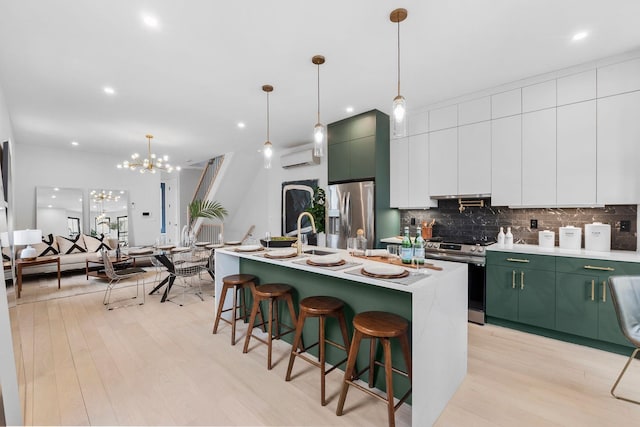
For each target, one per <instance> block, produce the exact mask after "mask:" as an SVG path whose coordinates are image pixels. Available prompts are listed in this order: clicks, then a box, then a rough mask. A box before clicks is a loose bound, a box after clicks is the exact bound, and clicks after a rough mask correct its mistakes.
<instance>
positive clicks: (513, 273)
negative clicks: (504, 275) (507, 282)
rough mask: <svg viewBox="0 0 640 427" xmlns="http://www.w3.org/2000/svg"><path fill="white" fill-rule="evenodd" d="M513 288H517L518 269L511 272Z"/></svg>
mask: <svg viewBox="0 0 640 427" xmlns="http://www.w3.org/2000/svg"><path fill="white" fill-rule="evenodd" d="M511 288H512V289H515V288H516V271H515V270H513V271H512V272H511Z"/></svg>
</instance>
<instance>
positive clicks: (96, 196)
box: [89, 188, 129, 246]
mask: <svg viewBox="0 0 640 427" xmlns="http://www.w3.org/2000/svg"><path fill="white" fill-rule="evenodd" d="M128 204H129V197H128V195H127V192H126V191H124V190H107V189H102V188H100V189H98V188H95V189H89V224H90V227H91V231H90V233H91V235H94V236H99V235H100V234H104V235H105V236H109V237H111V238H117V239H118V241H119V242H120V244H122V245H125V246H126V245H127V244H128V243H129V236H128V231H127V230H128V227H129V217H128V216H127V205H128Z"/></svg>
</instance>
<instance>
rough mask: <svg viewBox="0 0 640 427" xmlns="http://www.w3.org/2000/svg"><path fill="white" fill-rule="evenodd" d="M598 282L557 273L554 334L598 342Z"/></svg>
mask: <svg viewBox="0 0 640 427" xmlns="http://www.w3.org/2000/svg"><path fill="white" fill-rule="evenodd" d="M597 280H598V278H597V277H596V276H587V275H583V274H569V273H557V275H556V304H557V309H556V329H557V330H559V331H562V332H567V333H569V334H574V335H579V336H582V337H589V338H594V339H597V338H598V333H597V332H598V304H597V286H596V283H597Z"/></svg>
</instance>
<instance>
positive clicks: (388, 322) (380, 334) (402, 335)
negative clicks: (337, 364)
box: [336, 311, 411, 427]
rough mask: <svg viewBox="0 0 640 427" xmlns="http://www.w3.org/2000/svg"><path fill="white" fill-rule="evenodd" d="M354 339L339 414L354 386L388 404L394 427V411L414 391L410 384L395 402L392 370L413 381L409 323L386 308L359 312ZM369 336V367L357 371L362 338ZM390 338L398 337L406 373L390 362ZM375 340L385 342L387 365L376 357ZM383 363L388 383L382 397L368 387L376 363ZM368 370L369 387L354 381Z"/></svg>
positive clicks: (356, 318) (391, 424)
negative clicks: (385, 309)
mask: <svg viewBox="0 0 640 427" xmlns="http://www.w3.org/2000/svg"><path fill="white" fill-rule="evenodd" d="M353 327H354V329H355V330H354V332H353V341H352V342H351V349H350V350H349V360H348V361H347V369H346V370H345V373H344V382H343V384H342V392H341V393H340V400H339V401H338V408H337V409H336V415H342V411H343V408H344V401H345V399H346V398H347V391H348V390H349V386H354V387H356V388H358V389H360V390H362V391H364V392H365V393H367V394H369V395H371V396H373V397H375V398H377V399H380V400H383V401H385V402H386V403H387V413H388V415H389V426H391V427H393V426H395V423H396V422H395V411H396V409H397V408H398V407H400V405H402V403H403V402H404V401H405V400H406V399H407V397H409V395H410V394H411V387H409V390H408V391H407V392H406V393H405V395H404V396H402V398H401V399H400V401H398V404H397V405H394V403H393V378H392V375H393V373H394V372H395V373H397V374H400V375H403V376H405V377H408V378H409V381H411V350H410V349H409V335H408V331H409V322H408V321H407V320H406V319H404V318H403V317H400V316H398V315H396V314H392V313H387V312H384V311H367V312H364V313H359V314H356V316H355V317H354V318H353ZM366 338H368V339H370V340H371V346H370V348H369V366H368V367H366V368H364V369H363V370H362V371H360V372H358V373H354V372H355V364H356V358H357V357H358V349H359V348H360V342H361V341H362V340H363V339H366ZM391 338H398V339H399V341H400V346H401V348H402V354H403V356H404V361H405V364H406V367H407V372H402V371H400V370H398V369H396V368H394V367H393V366H392V365H391V341H390V339H391ZM376 339H377V340H378V341H379V342H381V343H382V347H383V349H384V364H383V363H380V362H378V361H376V360H375V350H376V345H375V344H376ZM375 365H378V366H384V368H385V369H384V370H385V379H386V385H387V395H386V397H384V396H380V395H378V394H376V393H374V392H373V391H371V390H369V389H370V388H372V387H373V379H374V366H375ZM366 371H369V389H367V388H365V387H363V386H361V385H360V384H357V383H356V382H355V381H356V380H357V379H359V378H360V376H361V375H362V374H363V373H365V372H366Z"/></svg>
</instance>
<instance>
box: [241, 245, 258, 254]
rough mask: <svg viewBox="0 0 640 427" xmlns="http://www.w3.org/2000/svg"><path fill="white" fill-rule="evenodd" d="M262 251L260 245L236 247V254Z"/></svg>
mask: <svg viewBox="0 0 640 427" xmlns="http://www.w3.org/2000/svg"><path fill="white" fill-rule="evenodd" d="M261 249H262V246H260V245H243V246H238V247H237V248H236V251H238V252H253V251H259V250H261Z"/></svg>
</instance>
